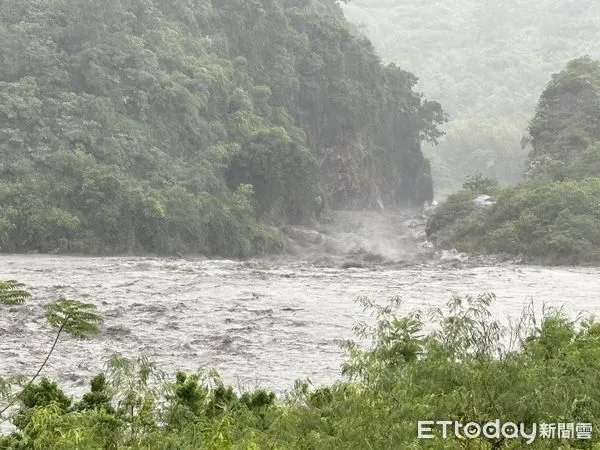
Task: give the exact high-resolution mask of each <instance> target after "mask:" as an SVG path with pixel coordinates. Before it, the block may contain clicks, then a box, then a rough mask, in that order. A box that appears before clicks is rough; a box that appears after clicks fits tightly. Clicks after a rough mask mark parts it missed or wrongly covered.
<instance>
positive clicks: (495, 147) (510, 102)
mask: <svg viewBox="0 0 600 450" xmlns="http://www.w3.org/2000/svg"><path fill="white" fill-rule="evenodd" d="M343 9H344V13H345V15H346V17H347V18H348V19H349V20H350V21H352V22H355V23H359V24H364V28H363V31H364V32H365V33H366V34H367V35H368V36H369V37H370V38H371V39H372V41H373V43H374V45H375V47H376V48H377V49H378V50H379V51H380V52H381V54H382V55H383V57H384V58H385V59H387V60H390V61H395V62H397V63H398V64H401V65H402V66H403V67H404V68H405V69H407V70H410V71H412V72H414V73H416V74H418V75H419V78H420V81H419V85H418V86H419V88H420V89H422V90H424V91H425V92H427V93H428V94H429V95H432V96H433V97H434V98H436V99H438V100H439V101H440V102H441V103H442V104H443V105H444V108H445V109H446V110H447V111H448V114H449V118H450V122H449V123H448V126H447V127H446V131H447V136H446V137H445V138H444V139H442V140H441V141H440V145H439V146H438V147H436V148H426V149H425V152H426V154H427V155H428V156H429V157H430V158H431V160H432V166H433V172H434V179H435V182H436V190H437V191H438V194H446V193H449V192H451V191H453V190H454V189H455V188H457V187H459V186H460V184H461V183H462V182H463V181H464V179H465V178H466V176H467V175H470V174H473V173H475V172H477V171H480V172H481V173H482V174H483V175H485V176H489V177H495V178H498V179H500V180H501V181H504V182H509V183H514V182H517V181H519V180H520V177H521V175H522V174H523V172H524V170H525V166H524V163H525V159H526V153H527V152H526V151H522V150H521V149H520V140H521V137H522V136H523V135H525V134H526V129H527V122H528V120H529V119H530V118H531V116H532V114H533V113H534V110H535V105H536V102H537V99H538V97H539V95H540V93H541V92H542V90H543V89H544V87H545V85H546V83H547V80H548V74H551V73H554V72H558V71H560V70H562V68H563V67H564V66H565V65H566V63H567V62H568V61H569V60H571V59H574V58H576V57H579V56H582V55H585V54H589V55H591V56H594V57H599V56H600V44H599V43H598V29H599V28H600V4H599V3H598V2H594V1H591V0H582V1H577V2H575V1H572V0H540V1H538V2H527V1H524V0H508V1H503V2H501V3H500V2H496V1H492V0H460V1H457V2H439V1H435V2H410V1H407V0H394V1H392V0H377V1H367V0H355V1H352V2H350V3H349V4H347V5H344V6H343Z"/></svg>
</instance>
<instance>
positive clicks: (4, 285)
mask: <svg viewBox="0 0 600 450" xmlns="http://www.w3.org/2000/svg"><path fill="white" fill-rule="evenodd" d="M23 287H25V285H24V284H23V283H19V282H18V281H15V280H8V281H0V305H22V304H23V303H25V300H26V299H28V298H30V297H31V294H30V293H29V292H27V291H26V290H24V289H22V288H23Z"/></svg>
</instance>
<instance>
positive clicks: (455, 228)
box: [427, 57, 600, 264]
mask: <svg viewBox="0 0 600 450" xmlns="http://www.w3.org/2000/svg"><path fill="white" fill-rule="evenodd" d="M599 120H600V62H599V61H595V60H593V59H591V58H588V57H582V58H578V59H576V60H573V61H571V62H570V63H569V64H568V65H567V67H566V68H565V69H564V70H563V71H561V72H560V73H558V74H555V75H554V76H553V77H552V80H551V81H550V83H549V84H548V86H547V88H546V89H545V90H544V92H543V93H542V95H541V98H540V101H539V103H538V108H537V111H536V115H535V117H534V118H533V120H532V121H531V123H530V126H529V136H528V138H527V139H524V142H523V145H524V147H528V148H529V149H530V152H529V156H528V160H529V170H528V171H527V173H526V174H525V175H526V178H527V180H526V181H524V182H522V183H520V184H518V185H516V186H513V187H508V188H502V187H499V186H498V184H497V183H495V182H493V181H491V180H489V179H485V178H484V177H481V176H479V177H474V178H472V179H471V180H470V181H469V182H467V183H465V185H464V186H463V189H462V190H460V191H458V192H457V193H455V194H453V195H450V196H449V197H448V199H447V200H446V201H445V202H443V203H442V204H441V205H440V207H439V208H438V209H437V210H436V211H434V213H433V215H432V217H431V219H430V221H429V224H428V229H427V233H428V235H429V237H430V238H432V239H433V240H435V241H436V243H437V245H438V246H440V247H441V248H456V249H457V250H460V251H465V252H489V253H510V254H520V255H522V256H524V257H526V258H528V259H529V260H531V261H534V262H540V263H544V264H585V263H598V262H600V232H599V231H598V230H599V229H600V200H599V199H600V125H599V123H600V122H599ZM479 195H489V196H490V197H491V201H492V202H493V204H492V203H490V205H489V206H486V207H478V206H476V204H475V203H474V199H475V198H476V197H478V196H479Z"/></svg>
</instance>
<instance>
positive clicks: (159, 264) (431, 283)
mask: <svg viewBox="0 0 600 450" xmlns="http://www.w3.org/2000/svg"><path fill="white" fill-rule="evenodd" d="M342 219H343V220H338V222H336V223H335V224H332V225H329V226H325V227H321V229H319V230H318V231H311V230H299V231H298V230H296V233H295V234H294V233H292V234H293V235H294V236H295V240H290V241H289V242H288V254H287V255H286V256H280V257H271V258H264V259H256V260H250V261H229V260H208V259H205V258H199V257H198V258H154V257H114V258H107V257H96V258H91V257H74V256H52V255H2V256H0V279H3V280H6V279H16V280H18V281H21V282H23V283H25V285H26V287H27V289H28V290H29V291H30V292H31V294H32V298H31V299H29V300H28V302H27V304H26V305H24V306H20V307H11V308H9V307H3V311H2V315H1V316H0V337H1V341H0V355H1V357H2V358H1V359H2V364H1V365H0V376H4V375H7V374H10V373H13V374H14V373H20V374H24V375H33V374H34V373H35V372H36V370H37V368H38V367H39V364H40V363H41V362H42V361H43V359H44V357H45V354H46V352H47V351H48V349H49V348H50V346H51V345H52V341H53V339H54V337H55V331H54V330H52V329H51V328H49V327H48V326H47V325H46V323H45V320H44V318H43V305H44V304H45V303H47V302H48V301H50V300H53V299H56V298H59V297H61V296H66V297H69V298H74V299H78V300H82V301H86V302H90V303H93V304H95V305H96V306H97V308H98V312H99V313H100V314H101V315H102V316H103V318H104V323H103V325H102V327H101V331H100V333H99V334H98V335H96V336H94V337H93V338H92V339H90V340H86V341H76V340H74V339H72V338H70V337H68V336H63V337H61V340H60V341H59V344H58V346H57V348H56V350H55V352H54V354H53V356H52V357H51V358H50V361H49V363H48V365H47V366H46V368H45V369H44V371H43V372H42V376H48V377H51V378H54V379H56V380H57V381H59V382H60V384H61V386H63V388H65V390H66V391H67V392H68V393H70V394H74V395H80V394H81V393H83V392H84V391H86V390H87V387H88V383H89V380H90V379H91V377H92V376H93V375H95V374H96V373H98V371H100V370H101V369H102V366H103V363H104V362H105V361H106V360H107V359H108V358H109V357H110V356H111V355H112V354H115V353H118V354H121V355H123V356H127V357H135V356H139V355H141V354H144V355H146V356H147V357H149V358H150V359H151V360H152V361H155V362H156V363H157V364H158V365H159V366H160V367H161V368H163V369H164V370H166V371H167V372H168V373H171V374H172V373H174V372H175V371H177V370H186V371H195V370H197V369H198V368H201V367H204V368H215V369H218V370H219V371H220V373H221V375H222V376H223V378H224V379H225V381H227V382H231V383H234V384H235V385H236V386H239V387H241V388H254V387H257V386H263V387H268V388H271V389H273V390H275V391H278V392H281V391H284V390H287V389H290V388H292V386H293V383H294V381H295V380H296V379H299V378H305V377H309V378H310V379H311V380H312V382H313V383H314V384H315V385H320V384H324V383H329V382H332V381H335V380H338V379H340V378H341V371H340V364H341V363H342V362H343V361H344V353H343V350H342V349H341V348H340V341H341V340H344V339H349V338H352V337H353V332H352V327H353V325H355V324H356V323H358V322H359V321H362V320H367V321H368V320H370V319H369V316H368V315H367V314H366V313H365V312H363V310H362V308H361V307H360V305H359V304H358V303H357V302H356V298H357V297H358V296H361V295H365V296H368V297H370V298H372V299H373V300H375V301H377V302H380V303H381V302H386V301H387V300H388V299H389V298H391V297H392V296H400V297H402V298H403V300H404V302H403V305H402V310H403V311H406V312H408V311H409V310H411V309H415V308H421V309H427V308H428V307H435V306H442V305H444V304H445V303H446V302H447V301H448V300H449V299H450V298H451V297H452V296H453V295H461V296H464V295H467V294H471V295H477V294H479V293H482V292H494V293H495V294H496V297H497V301H496V303H495V304H493V305H492V308H491V309H492V312H493V314H494V315H495V316H497V317H499V318H500V319H501V320H506V318H507V317H509V316H510V317H515V318H516V317H518V316H519V314H520V313H521V311H522V309H523V307H524V306H525V305H526V304H527V303H528V302H530V301H533V302H534V304H536V305H538V306H539V305H541V304H542V303H543V302H545V303H546V304H549V305H554V306H564V307H565V309H566V311H567V312H569V314H575V313H578V312H588V313H598V312H600V302H599V301H598V294H599V293H600V276H599V275H600V270H599V269H598V268H569V267H536V266H526V265H522V264H518V263H515V262H513V261H510V260H508V261H504V262H501V260H493V261H492V260H484V259H473V258H472V259H469V260H466V259H463V260H461V259H460V258H458V257H457V258H452V257H448V254H446V255H440V254H439V253H436V252H435V251H434V250H433V249H431V247H430V246H428V245H427V244H426V243H425V238H424V235H423V229H422V228H423V224H424V222H423V220H422V219H423V217H422V216H420V215H419V214H417V213H415V212H405V213H401V214H400V213H396V214H390V213H386V214H383V215H381V214H379V215H377V214H373V213H346V215H345V216H342ZM302 232H304V233H307V234H306V235H305V236H304V237H303V236H302V235H300V237H299V234H298V233H300V234H301V233H302ZM310 233H313V234H310Z"/></svg>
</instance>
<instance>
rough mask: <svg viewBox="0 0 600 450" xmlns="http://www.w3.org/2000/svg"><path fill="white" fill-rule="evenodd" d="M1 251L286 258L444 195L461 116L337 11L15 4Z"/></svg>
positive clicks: (7, 74)
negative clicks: (317, 238)
mask: <svg viewBox="0 0 600 450" xmlns="http://www.w3.org/2000/svg"><path fill="white" fill-rule="evenodd" d="M0 41H1V42H2V46H1V48H0V61H2V64H0V251H4V252H24V251H38V252H70V253H91V254H103V253H123V252H129V253H130V252H152V253H156V254H166V253H176V252H179V253H204V254H206V255H209V256H210V255H217V256H226V257H244V256H248V255H252V254H256V253H260V252H272V251H278V250H279V249H280V248H281V245H282V244H281V240H280V238H279V236H278V234H277V232H276V231H273V228H271V226H272V225H279V224H281V223H292V224H294V223H305V222H307V221H310V220H311V218H312V217H313V214H314V212H315V211H317V210H318V209H319V207H320V206H321V203H320V201H319V200H318V196H321V197H322V198H325V199H326V200H327V203H328V205H329V206H330V207H338V208H341V207H349V206H357V207H360V206H362V207H368V206H369V205H371V204H374V202H376V199H377V197H383V199H384V202H385V204H386V205H401V204H407V203H408V204H411V203H417V204H418V203H421V202H423V201H425V200H428V199H431V198H432V196H433V191H432V189H433V188H432V180H431V173H430V166H429V163H428V161H427V160H426V159H425V158H424V157H423V154H422V152H421V142H422V141H430V142H434V141H435V140H436V139H437V138H439V137H440V136H441V134H442V133H441V131H440V130H439V129H438V125H440V124H442V123H443V122H444V121H445V120H446V117H445V113H444V112H443V111H442V109H441V106H440V105H439V104H438V103H437V102H433V101H428V100H426V99H425V98H424V97H423V96H422V94H420V93H417V92H415V91H414V89H413V88H414V85H415V83H416V77H415V76H414V75H413V74H411V73H409V72H406V71H404V70H402V69H401V68H400V67H398V66H396V65H393V64H390V65H385V66H384V65H383V64H382V63H381V61H380V59H379V57H378V56H377V54H376V53H375V51H374V49H373V47H372V45H371V43H370V42H369V41H368V40H367V39H366V38H364V37H363V36H362V35H361V34H360V33H359V32H358V31H357V30H356V29H355V28H354V27H353V26H352V25H350V24H349V23H348V22H346V21H345V19H344V17H343V14H342V12H341V10H340V8H339V6H338V5H337V3H336V2H335V1H333V0H322V1H316V0H315V1H313V0H309V1H295V0H294V1H287V0H273V1H266V2H239V1H236V0H226V1H219V2H211V1H210V0H197V1H193V2H188V1H168V2H167V1H164V0H152V1H144V0H126V1H120V2H109V3H108V4H107V3H106V2H100V1H98V0H76V1H73V0H69V1H66V0H55V1H48V2H39V1H35V0H25V1H22V0H19V1H16V0H9V1H5V2H3V3H2V5H0Z"/></svg>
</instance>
